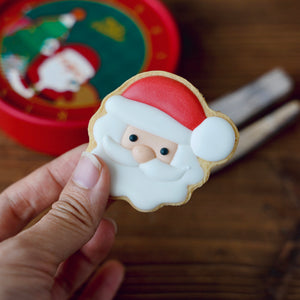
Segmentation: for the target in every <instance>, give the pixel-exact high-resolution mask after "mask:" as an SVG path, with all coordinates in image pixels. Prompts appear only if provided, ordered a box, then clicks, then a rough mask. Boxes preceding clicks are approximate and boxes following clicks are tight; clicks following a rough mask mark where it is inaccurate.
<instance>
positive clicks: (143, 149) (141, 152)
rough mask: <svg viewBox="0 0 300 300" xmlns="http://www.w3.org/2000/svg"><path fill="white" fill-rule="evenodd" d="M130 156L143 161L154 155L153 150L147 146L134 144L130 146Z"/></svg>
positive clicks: (150, 158)
mask: <svg viewBox="0 0 300 300" xmlns="http://www.w3.org/2000/svg"><path fill="white" fill-rule="evenodd" d="M132 156H133V158H134V159H135V160H136V161H137V162H138V163H139V164H142V163H145V162H147V161H149V160H152V159H154V158H155V157H156V155H155V152H154V151H153V150H152V149H151V148H150V147H148V146H145V145H136V146H134V147H133V148H132Z"/></svg>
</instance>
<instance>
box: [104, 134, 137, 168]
mask: <svg viewBox="0 0 300 300" xmlns="http://www.w3.org/2000/svg"><path fill="white" fill-rule="evenodd" d="M102 144H103V150H104V151H105V153H106V155H107V156H108V157H110V158H111V159H112V160H113V161H115V162H116V163H118V164H121V165H125V166H130V167H137V166H138V163H137V162H136V161H135V159H134V158H133V156H132V154H131V151H128V150H127V149H125V148H124V147H122V146H121V145H120V144H119V143H117V142H115V141H114V140H113V139H112V138H111V137H110V136H107V135H105V136H104V137H103V139H102Z"/></svg>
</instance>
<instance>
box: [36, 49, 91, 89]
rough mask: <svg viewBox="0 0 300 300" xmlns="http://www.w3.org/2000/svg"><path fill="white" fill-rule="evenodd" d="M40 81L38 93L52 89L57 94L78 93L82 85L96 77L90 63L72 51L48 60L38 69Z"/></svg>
mask: <svg viewBox="0 0 300 300" xmlns="http://www.w3.org/2000/svg"><path fill="white" fill-rule="evenodd" d="M38 75H39V81H38V82H37V83H35V88H36V89H37V90H38V91H42V90H44V89H52V90H54V91H56V92H65V91H71V92H77V91H79V89H80V85H82V84H83V83H84V82H86V81H87V80H88V79H90V78H91V77H93V76H94V75H95V71H94V69H93V67H92V66H91V65H90V63H89V62H88V61H87V59H86V58H84V57H83V56H82V55H80V54H79V53H78V52H76V51H74V50H72V49H66V50H64V51H62V52H59V53H57V54H55V55H54V56H51V57H49V58H47V59H46V60H45V61H44V62H43V63H42V64H41V65H40V67H39V69H38Z"/></svg>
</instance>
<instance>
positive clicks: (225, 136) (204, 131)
mask: <svg viewBox="0 0 300 300" xmlns="http://www.w3.org/2000/svg"><path fill="white" fill-rule="evenodd" d="M234 144H235V132H234V130H233V128H232V126H231V125H230V123H229V122H227V121H226V120H224V119H222V118H219V117H209V118H206V119H205V120H204V121H203V122H202V123H201V124H200V125H199V126H198V127H197V128H195V129H194V131H193V133H192V137H191V147H192V149H193V151H194V153H195V154H196V155H197V156H198V157H200V158H202V159H204V160H207V161H219V160H222V159H225V158H226V157H227V156H228V155H229V154H230V153H231V152H232V150H233V147H234Z"/></svg>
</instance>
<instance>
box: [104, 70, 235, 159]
mask: <svg viewBox="0 0 300 300" xmlns="http://www.w3.org/2000/svg"><path fill="white" fill-rule="evenodd" d="M198 97H202V96H201V95H200V94H198ZM198 97H197V96H196V94H195V93H194V92H193V91H192V90H191V89H189V88H188V87H187V86H186V85H185V84H183V83H182V82H180V81H178V80H175V79H172V78H169V77H165V76H159V75H158V76H149V77H144V78H141V79H139V80H137V81H135V82H134V83H133V84H131V85H130V86H129V87H128V88H127V89H126V90H125V91H124V92H123V93H122V95H114V96H112V97H110V98H109V99H108V100H107V102H106V104H105V108H106V110H107V112H108V113H112V114H114V115H115V116H117V117H118V118H120V119H122V120H123V121H124V122H125V123H127V124H130V125H132V126H135V127H137V128H139V129H142V130H145V131H148V132H150V133H152V134H154V135H158V136H161V137H163V138H166V139H168V140H171V141H173V142H175V143H178V144H183V145H190V147H191V148H192V150H193V152H194V154H195V155H196V156H197V157H199V158H201V159H204V160H207V161H220V160H223V159H225V158H226V157H227V156H228V155H229V154H230V153H231V152H232V150H233V148H234V145H235V132H234V129H233V128H232V126H231V124H230V123H229V122H228V121H226V120H225V119H223V118H220V117H215V116H213V117H207V116H206V115H205V112H204V110H203V107H202V105H201V103H200V101H199V98H198Z"/></svg>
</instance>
